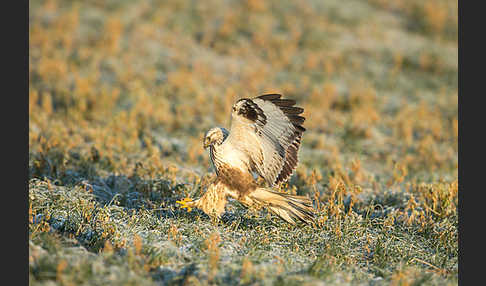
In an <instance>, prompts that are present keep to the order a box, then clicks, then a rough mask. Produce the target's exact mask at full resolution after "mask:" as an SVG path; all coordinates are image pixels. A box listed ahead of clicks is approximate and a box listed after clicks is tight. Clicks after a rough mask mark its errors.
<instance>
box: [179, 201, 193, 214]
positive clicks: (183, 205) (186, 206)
mask: <svg viewBox="0 0 486 286" xmlns="http://www.w3.org/2000/svg"><path fill="white" fill-rule="evenodd" d="M188 202H192V199H191V198H184V199H183V200H182V201H176V203H178V204H180V205H181V209H185V208H187V212H191V211H192V208H191V207H190V206H188V205H187V204H186V203H188Z"/></svg>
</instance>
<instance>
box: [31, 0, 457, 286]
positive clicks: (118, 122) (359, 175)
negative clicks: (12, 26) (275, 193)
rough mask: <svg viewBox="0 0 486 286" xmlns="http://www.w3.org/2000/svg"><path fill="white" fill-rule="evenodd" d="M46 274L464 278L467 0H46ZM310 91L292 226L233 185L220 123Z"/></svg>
mask: <svg viewBox="0 0 486 286" xmlns="http://www.w3.org/2000/svg"><path fill="white" fill-rule="evenodd" d="M30 4H31V5H30V11H29V16H30V19H29V20H30V21H29V182H28V183H29V218H30V220H29V255H30V257H29V266H30V268H29V269H30V272H29V273H30V281H31V283H32V284H48V283H49V281H55V282H57V283H58V284H60V285H64V284H65V285H77V284H85V285H86V284H89V285H106V284H113V285H119V284H125V283H126V284H134V285H135V284H136V285H154V284H160V283H162V284H184V283H189V284H195V285H196V284H204V285H206V284H211V283H216V284H260V285H261V284H289V285H294V284H302V283H309V284H314V283H316V282H317V281H318V280H322V281H326V282H329V283H331V284H335V285H342V284H352V285H356V284H365V285H370V284H373V285H390V284H392V285H410V284H414V283H415V284H433V285H445V284H446V285H447V284H457V252H458V245H457V224H458V220H457V192H458V182H457V168H458V165H457V164H458V159H457V152H458V151H457V148H458V143H457V139H458V112H457V97H458V87H457V2H452V1H429V2H426V3H423V2H421V1H415V0H414V1H391V2H390V1H381V0H373V1H367V2H363V1H351V2H349V3H348V2H343V1H301V2H293V1H263V2H262V1H241V2H239V1H227V2H220V1H205V2H203V1H199V2H188V1H161V2H154V3H150V4H149V3H145V2H140V3H139V2H132V1H105V2H99V3H98V2H96V3H95V2H71V1H59V0H48V1H35V2H32V3H30ZM268 92H277V93H281V94H283V95H284V97H286V98H293V99H295V100H296V101H297V103H298V105H299V106H302V107H304V108H305V111H304V114H303V115H304V116H305V117H306V121H305V123H304V126H305V127H306V129H307V131H306V132H305V133H304V136H303V140H302V147H301V150H300V163H299V165H298V168H297V171H296V173H295V175H294V176H292V178H291V179H290V181H289V182H288V184H285V185H283V186H280V189H281V190H282V191H285V192H289V193H295V194H300V195H306V194H307V195H309V196H310V197H311V198H313V199H314V201H315V206H316V209H317V219H316V224H315V225H314V226H299V227H293V226H289V225H287V224H285V223H284V222H282V221H279V220H278V219H277V218H276V217H274V216H272V215H270V214H268V213H266V212H265V211H262V212H255V211H252V210H246V209H244V208H243V207H242V206H241V205H239V204H238V203H230V204H229V205H228V207H227V212H226V213H225V214H224V215H223V217H222V219H221V221H213V220H212V219H210V218H209V217H207V216H205V215H204V214H203V213H202V212H200V211H198V210H193V211H192V212H190V213H187V212H185V211H183V210H181V209H179V208H178V207H177V204H176V201H177V200H181V199H182V198H184V197H187V196H190V197H197V196H199V195H201V194H202V193H203V192H204V190H205V189H206V187H207V186H208V185H209V184H210V183H211V181H212V180H214V178H215V174H214V173H213V171H212V169H211V168H210V162H209V156H208V154H207V153H206V152H205V150H204V149H203V147H202V136H203V135H204V132H205V131H206V130H208V129H209V128H210V127H213V126H215V125H218V126H224V127H229V111H230V108H231V105H232V104H233V103H234V102H235V100H237V99H238V98H241V97H253V96H257V95H259V94H263V93H268Z"/></svg>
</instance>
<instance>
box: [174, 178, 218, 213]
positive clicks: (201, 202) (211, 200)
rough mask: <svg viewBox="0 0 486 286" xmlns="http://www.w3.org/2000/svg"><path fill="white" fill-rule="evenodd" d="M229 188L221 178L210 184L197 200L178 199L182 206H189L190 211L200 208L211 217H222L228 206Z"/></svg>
mask: <svg viewBox="0 0 486 286" xmlns="http://www.w3.org/2000/svg"><path fill="white" fill-rule="evenodd" d="M226 191H227V188H226V186H225V185H224V184H222V183H221V182H220V181H219V180H217V181H216V182H215V183H212V184H211V185H209V187H208V189H207V191H206V192H205V193H204V195H202V197H200V198H199V199H197V200H194V201H193V200H192V199H191V198H185V199H183V200H182V201H176V203H178V204H181V208H187V211H188V212H190V211H191V210H192V209H193V208H199V209H201V210H202V211H204V212H205V213H206V214H207V215H209V216H211V217H220V216H221V214H222V213H223V212H224V208H225V206H226V202H227V200H226V195H227V193H226Z"/></svg>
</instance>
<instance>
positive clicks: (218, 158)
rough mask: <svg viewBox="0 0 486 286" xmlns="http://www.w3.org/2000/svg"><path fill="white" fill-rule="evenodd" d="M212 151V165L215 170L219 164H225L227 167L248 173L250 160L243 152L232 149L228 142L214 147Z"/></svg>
mask: <svg viewBox="0 0 486 286" xmlns="http://www.w3.org/2000/svg"><path fill="white" fill-rule="evenodd" d="M214 151H215V152H214V161H215V162H214V164H215V167H216V168H218V166H219V165H221V164H226V165H228V166H229V167H233V168H238V169H240V170H242V171H246V172H248V170H249V166H250V158H249V157H248V155H246V154H245V153H244V152H242V151H240V150H238V149H237V148H234V146H233V145H232V144H231V143H230V142H228V141H225V142H224V143H223V144H221V145H219V146H216V147H215V150H214Z"/></svg>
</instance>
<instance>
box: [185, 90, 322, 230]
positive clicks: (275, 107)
mask: <svg viewBox="0 0 486 286" xmlns="http://www.w3.org/2000/svg"><path fill="white" fill-rule="evenodd" d="M295 103H296V102H295V101H294V100H291V99H282V98H281V95H280V94H264V95H261V96H258V97H255V98H251V99H250V98H242V99H239V100H238V101H237V102H236V103H235V104H234V105H233V107H232V111H231V125H230V130H229V131H228V130H226V129H225V128H222V127H214V128H212V129H210V130H209V131H208V132H207V133H206V134H205V137H204V148H205V149H207V148H208V147H209V155H210V158H211V162H212V164H213V166H214V169H215V170H216V174H217V179H216V180H215V182H213V183H212V184H211V185H210V186H209V187H208V189H207V191H206V192H205V193H204V195H203V196H202V197H201V198H199V199H197V200H194V201H193V200H192V199H190V198H185V199H184V200H182V201H177V202H178V203H180V204H181V207H182V208H187V210H188V211H191V209H192V208H200V209H202V210H203V211H204V212H205V213H206V214H208V215H215V216H217V217H219V216H220V215H221V214H222V213H223V212H224V208H225V205H226V202H227V197H228V196H229V197H232V198H234V199H236V200H238V201H239V202H241V203H242V204H243V205H244V206H246V207H256V208H260V207H267V208H268V209H269V210H270V211H271V212H273V213H275V214H276V215H278V216H279V217H280V218H282V219H283V220H285V221H287V222H288V223H290V224H295V223H296V222H297V221H301V222H304V223H310V222H312V221H313V217H314V216H313V214H314V209H313V207H312V201H311V200H310V199H309V198H308V197H306V196H296V195H290V194H286V193H282V192H278V191H275V190H272V189H271V187H272V186H275V185H277V184H280V183H282V182H285V181H287V179H288V178H289V177H290V175H291V174H292V173H293V171H294V170H295V168H296V166H297V162H298V151H299V147H300V142H301V137H302V133H303V132H304V131H305V128H304V127H302V123H303V122H304V120H305V118H304V117H302V116H300V115H299V114H301V113H302V112H303V111H304V109H303V108H301V107H297V106H294V105H295ZM253 173H257V174H258V175H259V176H261V177H263V178H264V179H265V181H266V182H267V183H268V185H269V187H259V186H258V184H257V182H256V180H255V178H254V177H253V175H252V174H253Z"/></svg>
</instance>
